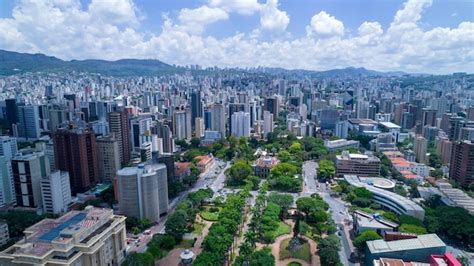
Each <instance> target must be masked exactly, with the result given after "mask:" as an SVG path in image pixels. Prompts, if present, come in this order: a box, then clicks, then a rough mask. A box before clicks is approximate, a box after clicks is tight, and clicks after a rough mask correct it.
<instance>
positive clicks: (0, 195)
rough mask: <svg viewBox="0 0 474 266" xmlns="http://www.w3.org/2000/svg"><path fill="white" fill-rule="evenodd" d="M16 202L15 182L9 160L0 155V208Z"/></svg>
mask: <svg viewBox="0 0 474 266" xmlns="http://www.w3.org/2000/svg"><path fill="white" fill-rule="evenodd" d="M15 204H16V196H15V183H14V181H13V170H12V164H11V161H10V160H7V159H5V157H2V156H0V208H4V207H7V206H11V205H15Z"/></svg>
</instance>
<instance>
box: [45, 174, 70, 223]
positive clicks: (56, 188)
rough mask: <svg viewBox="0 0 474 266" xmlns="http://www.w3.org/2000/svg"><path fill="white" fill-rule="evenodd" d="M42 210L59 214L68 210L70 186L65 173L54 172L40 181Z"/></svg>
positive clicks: (67, 175)
mask: <svg viewBox="0 0 474 266" xmlns="http://www.w3.org/2000/svg"><path fill="white" fill-rule="evenodd" d="M40 182H41V183H40V184H41V198H42V202H43V210H44V212H46V213H53V214H60V213H64V212H66V211H67V210H68V206H69V204H70V203H71V185H70V182H69V174H68V173H67V172H62V171H55V172H53V173H51V174H49V175H47V176H46V177H44V178H42V179H41V180H40Z"/></svg>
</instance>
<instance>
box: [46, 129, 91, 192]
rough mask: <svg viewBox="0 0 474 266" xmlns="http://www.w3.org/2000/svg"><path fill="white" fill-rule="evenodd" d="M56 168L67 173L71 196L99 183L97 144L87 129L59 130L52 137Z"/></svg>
mask: <svg viewBox="0 0 474 266" xmlns="http://www.w3.org/2000/svg"><path fill="white" fill-rule="evenodd" d="M53 142H54V155H55V159H56V168H57V169H58V170H61V171H66V172H68V173H69V177H70V179H71V189H72V193H73V195H76V194H77V193H82V192H85V191H87V190H89V189H90V188H92V187H93V186H95V185H96V184H97V183H98V182H99V181H100V178H99V170H98V164H97V144H96V139H95V134H94V132H93V131H92V130H91V129H89V128H80V127H73V126H72V125H71V126H69V128H60V129H58V130H56V132H55V133H54V135H53Z"/></svg>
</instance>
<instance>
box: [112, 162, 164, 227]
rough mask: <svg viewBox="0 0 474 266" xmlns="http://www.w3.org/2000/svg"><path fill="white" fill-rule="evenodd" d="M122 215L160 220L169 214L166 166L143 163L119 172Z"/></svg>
mask: <svg viewBox="0 0 474 266" xmlns="http://www.w3.org/2000/svg"><path fill="white" fill-rule="evenodd" d="M116 180H117V181H116V183H115V185H116V191H117V196H118V202H119V208H120V213H122V214H124V215H126V216H127V217H136V218H139V219H143V218H148V219H150V220H151V221H154V222H156V221H158V220H159V219H160V215H161V214H164V213H166V212H168V183H167V174H166V166H165V165H164V164H147V165H145V164H140V165H138V166H136V167H125V168H123V169H121V170H119V171H117V179H116Z"/></svg>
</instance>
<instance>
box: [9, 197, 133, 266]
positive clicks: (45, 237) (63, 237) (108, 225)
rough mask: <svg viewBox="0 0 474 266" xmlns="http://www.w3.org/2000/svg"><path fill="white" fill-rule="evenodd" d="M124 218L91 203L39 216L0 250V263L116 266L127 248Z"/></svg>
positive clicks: (120, 261)
mask: <svg viewBox="0 0 474 266" xmlns="http://www.w3.org/2000/svg"><path fill="white" fill-rule="evenodd" d="M125 219H126V217H124V216H119V215H114V213H113V210H111V209H102V208H94V207H92V206H88V207H86V209H85V210H83V211H71V212H68V213H66V214H65V215H63V216H62V217H60V218H57V219H43V220H41V221H40V222H38V223H36V224H34V225H32V226H30V227H28V229H26V230H25V237H24V238H22V239H21V240H19V241H18V242H17V243H16V244H14V245H13V246H11V247H9V248H7V249H5V250H3V251H2V252H0V265H5V266H13V265H67V266H76V265H120V264H121V263H122V262H123V260H124V257H125V249H126V248H127V242H126V232H125Z"/></svg>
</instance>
